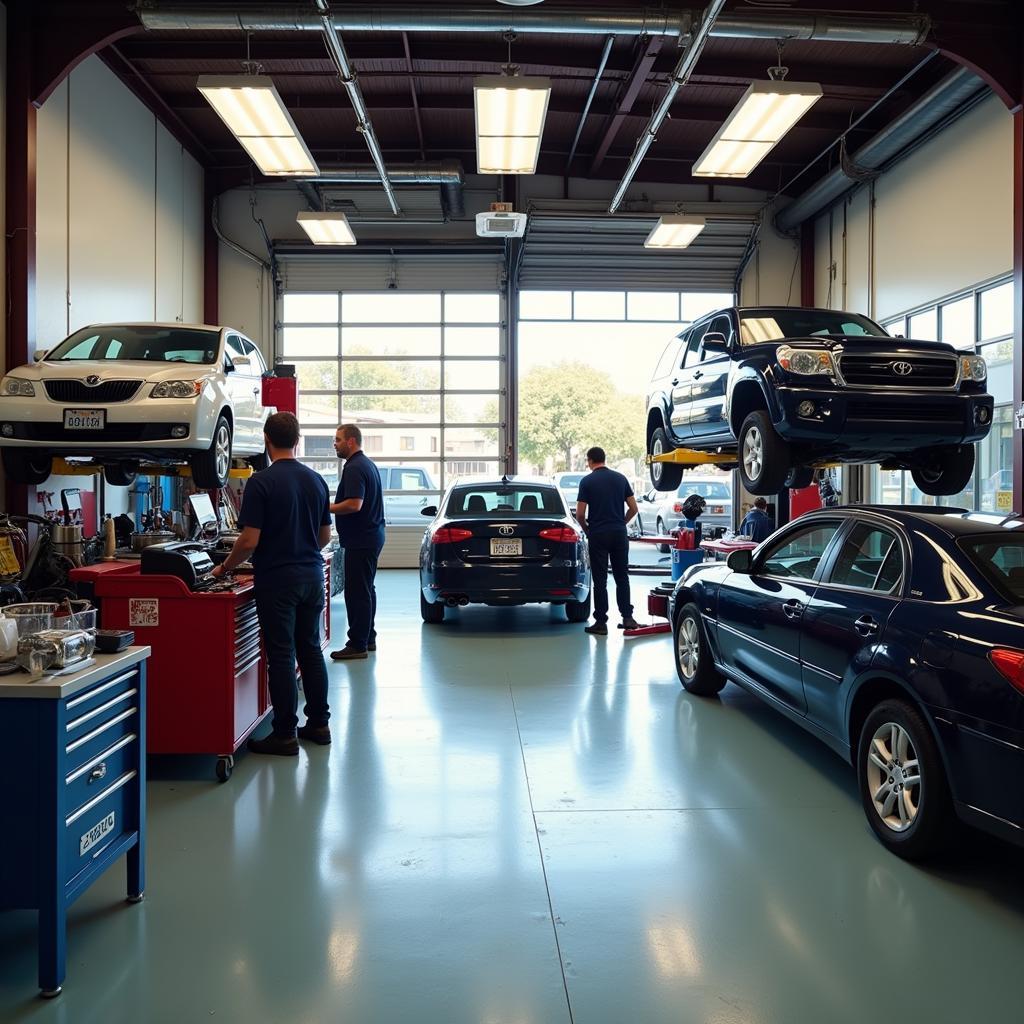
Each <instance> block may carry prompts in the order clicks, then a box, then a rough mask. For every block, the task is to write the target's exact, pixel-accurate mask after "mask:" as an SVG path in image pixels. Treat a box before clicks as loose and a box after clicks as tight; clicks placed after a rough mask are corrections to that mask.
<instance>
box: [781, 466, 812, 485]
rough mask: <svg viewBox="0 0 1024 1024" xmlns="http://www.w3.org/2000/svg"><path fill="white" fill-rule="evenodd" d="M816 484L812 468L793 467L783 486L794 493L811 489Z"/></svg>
mask: <svg viewBox="0 0 1024 1024" xmlns="http://www.w3.org/2000/svg"><path fill="white" fill-rule="evenodd" d="M813 483H814V469H813V467H811V466H791V467H790V470H789V472H788V473H787V474H786V479H785V481H784V482H783V484H782V486H783V487H786V488H788V489H789V490H792V491H798V490H800V489H801V488H802V487H810V486H811V484H813Z"/></svg>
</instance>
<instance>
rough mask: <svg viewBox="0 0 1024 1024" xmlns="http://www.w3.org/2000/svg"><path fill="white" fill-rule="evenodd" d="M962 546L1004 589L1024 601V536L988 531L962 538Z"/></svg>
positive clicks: (971, 558)
mask: <svg viewBox="0 0 1024 1024" xmlns="http://www.w3.org/2000/svg"><path fill="white" fill-rule="evenodd" d="M960 547H961V549H962V550H963V552H964V553H965V554H966V555H967V557H968V558H969V559H970V560H971V561H972V562H973V563H974V564H975V565H976V566H977V567H978V568H979V569H980V570H981V571H982V572H983V573H984V574H985V576H987V577H988V578H989V579H990V580H991V581H992V582H993V583H994V584H995V585H996V586H997V587H999V589H1000V590H1002V591H1004V592H1006V593H1008V594H1010V595H1012V596H1013V598H1014V599H1015V600H1018V601H1024V537H1003V536H1000V535H999V534H987V535H986V536H983V537H969V538H967V539H965V540H962V541H960Z"/></svg>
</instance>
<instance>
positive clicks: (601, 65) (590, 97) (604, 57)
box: [565, 36, 615, 177]
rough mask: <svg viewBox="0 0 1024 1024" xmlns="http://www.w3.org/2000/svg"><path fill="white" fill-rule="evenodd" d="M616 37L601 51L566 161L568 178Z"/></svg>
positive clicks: (609, 39)
mask: <svg viewBox="0 0 1024 1024" xmlns="http://www.w3.org/2000/svg"><path fill="white" fill-rule="evenodd" d="M614 42H615V36H609V37H608V38H607V39H606V40H605V43H604V50H602V51H601V59H600V60H599V61H598V62H597V71H595V72H594V81H593V82H592V83H591V85H590V92H589V93H588V94H587V102H586V103H584V104H583V113H581V114H580V123H579V124H578V125H577V126H576V136H575V138H573V140H572V145H571V146H570V147H569V159H568V160H566V161H565V173H566V176H567V177H568V174H569V169H570V168H571V167H572V158H573V157H574V156H575V155H576V147H577V146H578V145H579V143H580V136H581V135H582V134H583V126H584V125H585V124H586V123H587V115H588V114H589V113H590V105H591V104H592V103H593V102H594V97H595V96H596V95H597V86H598V84H599V83H600V81H601V76H602V75H604V69H605V66H606V65H607V63H608V56H609V54H610V53H611V52H612V44H613V43H614Z"/></svg>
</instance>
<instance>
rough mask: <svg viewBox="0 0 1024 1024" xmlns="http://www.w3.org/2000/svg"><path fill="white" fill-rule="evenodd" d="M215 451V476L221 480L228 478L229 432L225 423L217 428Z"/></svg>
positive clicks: (229, 458) (229, 457)
mask: <svg viewBox="0 0 1024 1024" xmlns="http://www.w3.org/2000/svg"><path fill="white" fill-rule="evenodd" d="M215 444H216V450H217V476H218V478H219V479H221V480H226V479H227V478H228V472H229V471H230V469H231V432H230V431H229V430H228V425H227V424H226V423H221V424H220V426H219V427H218V428H217V439H216V442H215Z"/></svg>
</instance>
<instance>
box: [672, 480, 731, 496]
mask: <svg viewBox="0 0 1024 1024" xmlns="http://www.w3.org/2000/svg"><path fill="white" fill-rule="evenodd" d="M691 494H699V495H700V496H701V497H702V498H725V499H726V500H728V499H729V498H731V497H732V492H731V491H730V490H729V485H728V484H725V483H720V482H718V481H715V480H701V481H700V482H699V483H692V484H682V485H681V486H680V488H679V490H678V491H676V495H677V496H678V497H680V498H686V497H689V495H691Z"/></svg>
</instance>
